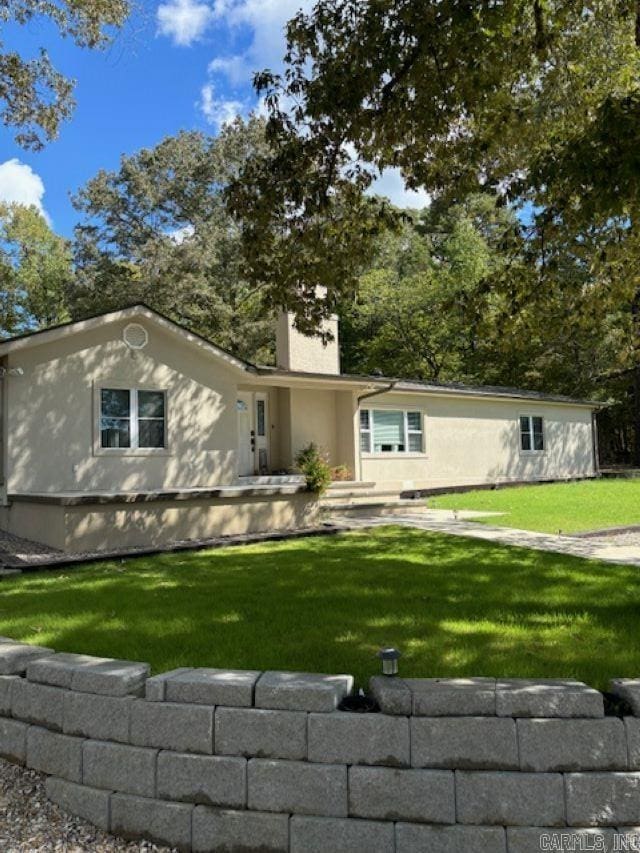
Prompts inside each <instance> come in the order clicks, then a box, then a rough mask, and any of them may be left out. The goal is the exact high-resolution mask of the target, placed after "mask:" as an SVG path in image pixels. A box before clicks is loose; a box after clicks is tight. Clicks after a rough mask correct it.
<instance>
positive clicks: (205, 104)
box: [200, 83, 246, 129]
mask: <svg viewBox="0 0 640 853" xmlns="http://www.w3.org/2000/svg"><path fill="white" fill-rule="evenodd" d="M200 109H201V110H202V113H203V115H204V117H205V118H206V120H207V121H208V122H209V124H213V125H215V126H216V127H217V128H218V129H220V128H221V127H224V126H225V124H229V123H230V122H232V121H233V120H234V119H235V117H236V116H238V115H242V114H243V113H244V112H245V111H246V109H245V104H243V102H242V101H237V100H234V99H233V98H216V96H215V88H214V86H213V84H212V83H205V85H204V86H203V87H202V89H201V90H200Z"/></svg>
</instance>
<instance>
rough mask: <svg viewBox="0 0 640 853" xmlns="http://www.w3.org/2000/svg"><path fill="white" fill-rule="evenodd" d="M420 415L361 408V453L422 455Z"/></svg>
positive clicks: (402, 411)
mask: <svg viewBox="0 0 640 853" xmlns="http://www.w3.org/2000/svg"><path fill="white" fill-rule="evenodd" d="M423 448H424V444H423V434H422V412H409V411H404V410H402V409H360V449H361V450H362V452H363V453H422V451H423Z"/></svg>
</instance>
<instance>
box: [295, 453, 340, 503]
mask: <svg viewBox="0 0 640 853" xmlns="http://www.w3.org/2000/svg"><path fill="white" fill-rule="evenodd" d="M295 462H296V468H297V469H298V470H299V471H300V473H301V474H304V476H305V478H306V481H307V489H309V491H310V492H315V493H316V494H317V495H318V497H320V495H323V494H324V493H325V492H326V490H327V489H328V488H329V485H330V483H331V467H330V465H329V463H328V462H327V460H326V458H325V457H324V455H323V454H322V453H321V452H320V451H319V450H318V447H317V445H315V444H314V443H313V442H311V443H310V444H308V445H307V446H306V447H304V448H303V449H302V450H300V451H299V452H298V454H297V455H296V460H295Z"/></svg>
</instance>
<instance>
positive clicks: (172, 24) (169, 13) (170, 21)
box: [156, 0, 213, 47]
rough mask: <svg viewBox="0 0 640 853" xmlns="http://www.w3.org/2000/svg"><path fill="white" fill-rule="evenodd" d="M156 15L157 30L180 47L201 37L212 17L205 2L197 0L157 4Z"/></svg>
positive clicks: (170, 1) (175, 0)
mask: <svg viewBox="0 0 640 853" xmlns="http://www.w3.org/2000/svg"><path fill="white" fill-rule="evenodd" d="M156 15H157V19H158V32H159V33H160V34H161V35H163V36H168V37H169V38H171V39H173V41H174V44H177V45H181V46H182V47H188V46H189V45H190V44H192V43H193V42H194V41H197V39H199V38H201V37H202V36H203V35H204V32H205V30H206V29H207V27H208V26H209V24H210V23H211V21H212V19H213V13H212V11H211V9H210V7H209V6H208V5H207V3H199V2H198V0H169V2H168V3H161V4H160V5H159V6H158V11H157V13H156Z"/></svg>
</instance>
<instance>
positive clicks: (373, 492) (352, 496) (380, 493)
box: [321, 489, 418, 506]
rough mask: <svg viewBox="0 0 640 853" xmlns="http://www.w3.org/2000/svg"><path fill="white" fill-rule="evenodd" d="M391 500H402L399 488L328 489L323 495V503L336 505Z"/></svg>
mask: <svg viewBox="0 0 640 853" xmlns="http://www.w3.org/2000/svg"><path fill="white" fill-rule="evenodd" d="M390 500H401V498H400V493H399V492H398V490H397V489H361V490H358V491H355V490H354V491H351V490H349V491H348V490H346V489H345V490H343V491H336V492H331V491H327V492H325V494H324V495H323V496H322V499H321V503H322V504H323V505H326V506H335V505H336V504H360V503H379V502H380V501H383V502H387V501H390ZM414 503H418V501H414Z"/></svg>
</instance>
